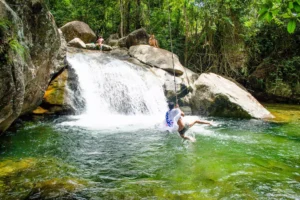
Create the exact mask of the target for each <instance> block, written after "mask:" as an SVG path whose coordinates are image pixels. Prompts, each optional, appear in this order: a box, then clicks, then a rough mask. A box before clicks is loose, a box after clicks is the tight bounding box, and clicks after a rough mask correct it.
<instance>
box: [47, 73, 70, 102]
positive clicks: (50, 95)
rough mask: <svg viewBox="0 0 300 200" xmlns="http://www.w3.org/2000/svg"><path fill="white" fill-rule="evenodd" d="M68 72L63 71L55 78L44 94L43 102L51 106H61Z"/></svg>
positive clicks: (63, 100)
mask: <svg viewBox="0 0 300 200" xmlns="http://www.w3.org/2000/svg"><path fill="white" fill-rule="evenodd" d="M67 79H68V71H67V70H64V71H63V72H62V73H61V74H60V75H59V76H57V77H56V78H55V79H54V80H53V81H51V83H50V85H49V86H48V88H47V91H46V92H45V95H44V98H43V101H44V102H46V103H47V104H51V105H63V104H64V103H65V89H66V86H67Z"/></svg>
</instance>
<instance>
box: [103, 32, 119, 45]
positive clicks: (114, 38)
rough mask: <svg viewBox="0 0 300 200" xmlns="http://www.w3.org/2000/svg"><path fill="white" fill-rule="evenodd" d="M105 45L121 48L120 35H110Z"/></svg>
mask: <svg viewBox="0 0 300 200" xmlns="http://www.w3.org/2000/svg"><path fill="white" fill-rule="evenodd" d="M105 44H108V45H109V46H112V47H114V46H119V35H118V34H117V33H115V34H112V35H110V36H109V37H108V38H107V40H106V41H105Z"/></svg>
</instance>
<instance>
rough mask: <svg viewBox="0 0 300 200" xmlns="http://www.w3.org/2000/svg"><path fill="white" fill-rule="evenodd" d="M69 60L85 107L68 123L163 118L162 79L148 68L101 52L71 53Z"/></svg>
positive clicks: (103, 123)
mask: <svg viewBox="0 0 300 200" xmlns="http://www.w3.org/2000/svg"><path fill="white" fill-rule="evenodd" d="M68 62H69V63H70V65H71V66H72V68H73V69H74V70H75V72H76V74H77V75H78V79H79V84H80V87H81V90H82V92H81V93H82V97H83V98H84V99H85V111H84V112H83V113H82V115H80V116H77V118H78V121H75V122H74V121H73V122H67V123H68V124H70V123H71V124H75V125H79V126H86V127H90V128H113V127H116V128H120V127H121V126H122V127H123V126H128V125H129V126H131V127H137V126H139V125H143V126H142V127H145V125H153V124H155V123H157V122H158V121H161V120H162V118H163V116H164V112H165V111H166V109H167V105H166V98H165V96H164V92H163V88H162V83H161V82H160V81H159V79H158V78H157V77H156V76H155V75H154V74H153V73H152V72H151V71H149V70H147V69H144V68H142V67H140V66H137V65H134V64H131V63H129V62H126V61H121V60H118V59H116V58H113V57H111V56H108V55H106V54H102V53H101V54H99V53H86V54H85V53H76V54H71V55H68ZM140 128H141V127H140Z"/></svg>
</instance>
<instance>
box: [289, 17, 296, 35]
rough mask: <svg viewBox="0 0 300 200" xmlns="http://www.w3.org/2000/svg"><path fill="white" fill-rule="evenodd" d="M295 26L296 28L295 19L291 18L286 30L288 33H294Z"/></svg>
mask: <svg viewBox="0 0 300 200" xmlns="http://www.w3.org/2000/svg"><path fill="white" fill-rule="evenodd" d="M295 28H296V20H295V19H292V20H290V21H289V23H288V26H287V30H288V32H289V33H294V31H295Z"/></svg>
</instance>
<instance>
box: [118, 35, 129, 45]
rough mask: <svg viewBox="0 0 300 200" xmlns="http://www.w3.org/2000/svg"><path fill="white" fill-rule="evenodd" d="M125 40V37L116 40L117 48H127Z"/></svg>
mask: <svg viewBox="0 0 300 200" xmlns="http://www.w3.org/2000/svg"><path fill="white" fill-rule="evenodd" d="M126 39H127V37H122V38H120V39H119V40H118V46H119V47H121V48H124V47H126V48H127V46H126Z"/></svg>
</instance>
